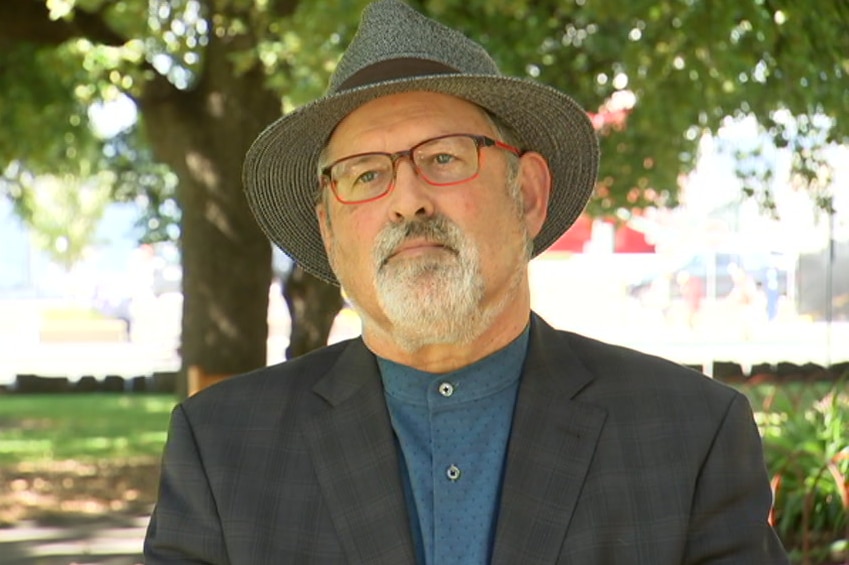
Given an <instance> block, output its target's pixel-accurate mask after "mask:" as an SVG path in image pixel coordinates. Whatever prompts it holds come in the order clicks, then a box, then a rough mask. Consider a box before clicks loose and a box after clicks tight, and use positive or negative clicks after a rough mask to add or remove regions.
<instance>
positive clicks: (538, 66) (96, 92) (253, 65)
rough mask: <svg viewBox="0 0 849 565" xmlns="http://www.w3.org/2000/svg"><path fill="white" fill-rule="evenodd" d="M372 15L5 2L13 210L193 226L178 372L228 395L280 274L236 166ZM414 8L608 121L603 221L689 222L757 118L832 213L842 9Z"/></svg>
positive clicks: (187, 237) (253, 354)
mask: <svg viewBox="0 0 849 565" xmlns="http://www.w3.org/2000/svg"><path fill="white" fill-rule="evenodd" d="M365 3H366V2H365V1H364V0H310V1H309V2H307V1H306V0H300V1H299V0H3V2H0V108H2V111H0V166H2V167H3V168H4V169H5V173H4V174H5V176H6V179H5V180H6V182H5V184H4V186H5V187H6V192H7V193H8V195H9V196H11V197H12V198H13V199H14V200H15V201H16V202H17V203H18V208H19V210H20V211H21V212H22V213H23V214H26V213H27V210H29V209H30V207H31V205H32V203H33V200H32V199H31V198H28V197H27V190H26V189H25V187H24V186H23V185H22V184H20V183H19V182H16V181H18V180H19V177H17V176H16V175H15V174H14V173H15V172H16V171H21V172H26V173H27V174H42V173H53V174H76V175H80V174H83V173H84V172H85V171H98V170H106V169H109V170H113V171H115V172H117V173H118V176H117V180H116V182H115V184H114V186H115V195H116V197H119V198H124V199H128V198H136V197H138V196H139V195H141V196H142V197H143V199H144V201H145V202H147V203H148V204H149V209H150V216H149V220H148V221H149V224H148V227H149V228H150V229H151V230H152V232H153V233H154V235H155V236H156V237H167V236H169V233H168V231H167V229H166V228H167V225H168V222H169V220H171V221H176V222H178V223H179V226H180V230H179V233H178V234H177V235H178V237H179V238H180V242H181V246H182V252H183V259H184V284H185V289H184V294H185V297H186V300H185V306H184V325H183V333H184V338H183V339H184V343H183V357H184V362H185V363H187V364H200V365H203V366H204V368H205V370H206V371H207V372H210V373H217V374H220V373H226V372H240V371H244V370H247V369H250V368H252V367H255V366H258V365H261V364H263V363H264V360H265V346H264V344H265V340H264V335H265V332H266V324H265V311H266V306H267V304H266V298H267V288H268V282H269V279H270V276H271V274H270V268H269V267H268V266H267V265H268V264H270V257H269V250H268V244H267V242H266V240H265V238H264V236H263V235H262V234H261V233H260V232H259V230H258V228H257V227H256V225H255V223H254V222H253V220H252V218H251V216H250V213H249V211H248V210H247V207H246V205H245V203H244V199H243V198H242V196H241V186H240V170H241V161H242V158H243V155H244V153H245V151H246V150H247V147H248V146H249V144H250V142H251V140H252V139H253V138H254V137H255V136H256V135H257V134H258V133H259V132H260V131H261V130H262V128H263V127H265V125H267V124H268V123H270V122H271V121H272V120H273V119H275V118H276V117H277V116H278V115H279V114H280V112H281V111H286V110H289V109H291V108H294V107H296V106H298V105H300V104H303V103H304V102H306V101H308V100H310V99H312V98H314V97H316V96H318V95H320V93H321V92H322V90H323V88H324V85H325V84H326V81H327V77H328V75H329V73H330V72H331V71H332V69H333V67H334V65H335V62H336V60H337V58H338V56H339V54H340V52H341V50H342V48H343V47H344V45H346V44H347V42H348V41H349V39H350V37H351V35H352V34H353V32H354V30H355V27H356V23H357V19H358V15H359V13H360V11H361V9H362V7H363V6H364V4H365ZM412 3H413V4H415V5H416V6H417V7H418V8H420V9H422V10H423V11H425V12H426V13H429V14H430V15H432V16H434V17H436V18H438V19H440V20H442V21H443V22H445V23H447V24H449V25H453V26H456V27H458V28H459V29H461V30H463V31H464V32H465V33H467V34H468V35H470V36H472V37H474V38H475V39H477V40H479V41H480V42H481V43H483V44H484V45H485V47H486V48H487V49H488V50H489V51H490V52H491V53H492V54H493V56H494V57H495V58H496V60H497V61H498V62H499V64H500V65H501V67H502V69H503V70H504V71H505V72H506V73H507V74H512V75H519V76H529V77H532V78H535V79H537V80H540V81H542V82H545V83H548V84H551V85H553V86H556V87H558V88H560V89H562V90H564V91H566V92H568V93H570V94H571V95H572V96H573V97H574V98H575V99H576V100H577V101H578V102H579V103H580V104H582V105H583V106H584V107H585V108H587V110H588V111H590V112H591V113H592V114H593V120H594V122H595V123H596V124H597V125H598V128H599V131H600V134H601V143H602V151H603V153H602V155H603V157H602V170H601V175H600V182H599V185H598V190H597V193H596V195H595V197H594V198H593V200H592V202H591V204H590V211H591V212H593V213H596V214H603V213H611V212H613V211H616V210H617V209H619V208H622V207H624V208H630V207H635V206H645V205H650V204H653V203H667V204H674V203H675V202H676V195H677V190H678V184H679V179H680V177H681V175H682V174H684V173H686V172H687V171H688V170H690V169H691V168H692V167H693V165H694V163H695V160H696V158H697V147H698V141H699V139H700V138H701V136H702V135H703V134H705V133H708V132H716V131H717V130H718V129H719V128H720V127H721V126H722V124H723V123H724V122H725V120H728V119H730V118H735V117H742V116H754V117H756V118H757V120H758V122H759V123H760V124H761V127H762V128H763V132H764V134H765V135H767V136H771V137H772V138H773V139H774V140H776V142H777V143H778V144H783V145H785V146H790V147H793V148H794V149H796V152H795V155H796V157H795V158H794V165H796V170H797V172H798V175H799V176H798V178H800V179H802V180H803V181H805V182H802V183H800V184H801V185H803V186H805V187H808V188H810V189H811V190H814V191H819V192H818V193H817V196H818V197H821V202H822V203H823V204H824V205H827V204H828V193H827V191H828V183H827V182H822V181H823V179H824V178H826V177H827V175H826V176H823V172H822V162H821V159H820V158H819V157H818V154H817V150H818V148H820V147H821V146H822V145H823V144H827V143H845V142H846V140H847V137H849V135H847V133H848V132H849V116H847V114H849V89H847V88H846V84H847V74H849V5H847V3H846V2H844V1H842V0H818V1H817V2H813V0H805V1H799V0H753V1H751V2H742V3H741V2H737V1H736V0H714V1H710V2H709V1H707V0H607V1H605V2H599V1H592V0H574V1H564V0H533V1H532V0H416V1H413V2H412ZM122 96H126V97H129V98H130V99H131V100H132V101H133V102H134V104H135V105H136V107H137V109H138V115H139V121H138V123H137V125H136V126H135V127H133V128H130V129H127V130H125V131H123V132H121V134H120V135H119V136H116V137H104V136H103V135H101V134H99V133H98V132H97V131H96V129H95V128H93V127H92V120H91V113H90V109H91V108H92V106H93V105H96V104H99V103H103V102H108V101H112V100H116V99H118V98H120V97H122ZM521 103H522V101H521V100H516V104H521ZM788 116H789V118H788ZM800 140H801V141H800ZM12 164H14V166H11V165H12ZM750 173H751V172H750ZM749 176H750V177H752V178H751V179H750V180H752V182H750V183H749V190H750V191H751V192H752V193H753V194H755V195H756V196H758V197H759V198H761V199H762V200H763V201H764V202H767V203H768V202H769V184H768V183H765V182H761V183H760V184H758V183H757V182H755V181H756V180H757V178H760V179H761V180H762V179H763V178H764V174H762V173H758V172H756V173H751V174H750V175H749ZM755 177H757V178H755ZM753 187H754V188H753ZM30 211H31V210H30ZM170 235H172V236H173V235H175V234H174V233H172V234H170ZM308 284H319V283H317V282H311V283H308ZM308 294H309V293H305V294H304V295H308ZM326 304H327V305H325V304H307V305H305V307H304V308H303V309H302V311H303V312H304V316H305V318H304V319H301V320H296V323H304V322H308V321H309V320H310V319H325V320H326V319H332V316H331V317H328V316H326V315H322V314H321V311H322V309H324V310H332V309H333V308H336V307H337V301H335V300H329V301H326ZM324 314H326V312H325V313H324ZM325 329H327V328H325ZM316 335H318V336H319V338H317V339H318V340H319V341H320V336H321V335H322V332H318V333H317V334H316ZM323 335H326V332H323Z"/></svg>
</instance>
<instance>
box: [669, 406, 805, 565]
mask: <svg viewBox="0 0 849 565" xmlns="http://www.w3.org/2000/svg"><path fill="white" fill-rule="evenodd" d="M771 506H772V491H771V489H770V487H769V479H768V476H767V473H766V467H765V464H764V459H763V448H762V445H761V438H760V434H759V432H758V429H757V426H756V425H755V422H754V417H753V414H752V409H751V407H750V406H749V402H748V400H747V399H746V397H745V396H743V395H741V394H736V395H735V396H734V398H733V400H732V401H731V403H730V404H729V407H728V410H727V412H726V414H725V417H724V418H723V420H722V422H721V424H720V426H719V428H718V430H717V433H716V435H715V437H714V441H713V444H712V446H711V449H710V451H709V452H708V455H707V457H706V458H705V460H704V462H703V465H702V468H701V471H700V473H699V478H698V483H697V486H696V491H695V495H694V500H693V507H692V509H693V510H692V514H691V520H690V528H689V535H688V536H687V549H686V558H685V560H684V563H686V564H687V565H696V564H699V565H708V564H710V565H719V564H723V565H731V564H734V565H782V564H789V561H788V558H787V555H786V553H785V551H784V548H783V547H782V545H781V542H780V541H779V539H778V536H777V535H776V534H775V531H774V530H773V529H772V527H771V526H770V525H769V524H768V522H767V516H768V514H769V510H770V507H771Z"/></svg>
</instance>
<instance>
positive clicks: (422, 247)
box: [383, 239, 456, 265]
mask: <svg viewBox="0 0 849 565" xmlns="http://www.w3.org/2000/svg"><path fill="white" fill-rule="evenodd" d="M435 250H436V251H449V252H451V253H455V254H456V251H455V250H454V249H452V248H450V247H448V246H446V245H445V244H443V243H439V242H438V241H431V240H424V239H415V240H409V241H405V242H404V243H402V244H401V245H399V246H398V247H396V248H395V249H394V250H393V251H392V253H390V254H389V256H388V257H386V259H385V260H384V261H383V264H384V265H385V264H386V263H388V262H389V261H391V260H392V259H395V258H400V257H414V256H417V255H422V254H425V253H429V252H431V251H435Z"/></svg>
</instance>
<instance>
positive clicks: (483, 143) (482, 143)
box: [319, 133, 526, 206]
mask: <svg viewBox="0 0 849 565" xmlns="http://www.w3.org/2000/svg"><path fill="white" fill-rule="evenodd" d="M448 137H467V138H469V139H471V140H472V141H474V143H475V149H476V151H477V168H476V169H475V172H474V174H473V175H471V176H470V177H468V178H465V179H463V180H458V181H452V182H446V183H440V182H431V180H430V179H428V178H427V177H426V176H425V175H424V174H422V171H421V170H420V169H419V166H418V164H416V161H415V159H413V152H414V151H415V150H416V149H418V148H419V147H421V146H422V145H425V144H427V143H431V142H433V141H439V140H440V139H445V138H448ZM485 147H497V148H499V149H503V150H505V151H508V152H510V153H513V154H514V155H516V156H517V157H521V156H522V155H524V154H525V153H526V150H524V149H520V148H519V147H515V146H513V145H510V144H509V143H505V142H503V141H500V140H498V139H494V138H492V137H489V136H486V135H479V134H474V133H448V134H445V135H438V136H436V137H431V138H428V139H424V140H422V141H420V142H418V143H416V144H415V145H413V146H412V147H410V148H409V149H405V150H402V151H396V152H394V153H388V152H385V151H367V152H365V153H355V154H353V155H347V156H345V157H342V158H341V159H336V160H335V161H333V162H332V163H330V164H329V165H327V166H326V167H322V168H321V170H320V172H319V179H320V182H321V184H322V186H325V185H329V186H330V191H331V192H332V193H333V196H334V198H336V201H337V202H339V203H340V204H345V205H348V206H353V205H356V204H366V203H368V202H374V201H375V200H379V199H381V198H383V197H384V196H386V195H387V194H389V193H390V192H392V189H394V188H395V179H396V177H397V174H398V161H400V160H401V158H402V157H409V158H410V165H411V166H412V167H413V172H415V173H416V176H417V177H419V178H420V179H422V180H423V181H425V182H426V183H427V184H429V185H431V186H454V185H457V184H462V183H464V182H469V181H470V180H474V179H476V178H477V177H478V175H480V171H481V165H482V164H483V162H482V159H483V157H482V155H481V148H485ZM367 155H383V156H386V157H389V160H390V161H391V162H392V179H391V180H390V181H389V183H388V184H387V185H386V189H385V190H384V191H383V192H381V193H380V194H378V195H376V196H372V197H371V198H366V199H365V200H353V201H352V200H343V199H342V198H341V197H340V196H339V194H338V193H337V192H336V184H337V181H335V180H333V177H332V176H331V175H330V169H332V168H333V167H335V166H336V165H338V164H339V163H341V162H342V161H347V160H348V159H353V158H355V157H365V156H367Z"/></svg>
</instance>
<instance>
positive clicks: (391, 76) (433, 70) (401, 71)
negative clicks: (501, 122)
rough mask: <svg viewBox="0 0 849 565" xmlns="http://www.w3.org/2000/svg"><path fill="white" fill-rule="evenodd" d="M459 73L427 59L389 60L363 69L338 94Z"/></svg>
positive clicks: (344, 83) (349, 78) (346, 82)
mask: <svg viewBox="0 0 849 565" xmlns="http://www.w3.org/2000/svg"><path fill="white" fill-rule="evenodd" d="M459 72H460V71H459V70H458V69H455V68H454V67H450V66H448V65H446V64H444V63H439V62H437V61H430V60H427V59H416V58H412V57H408V58H402V59H389V60H387V61H380V62H379V63H375V64H373V65H369V66H367V67H363V68H362V69H360V70H359V71H357V72H355V73H354V74H352V75H351V76H349V77H348V78H347V79H345V80H344V81H343V82H342V84H340V85H339V87H338V88H337V89H336V92H342V91H345V90H350V89H352V88H357V87H358V86H368V85H370V84H376V83H379V82H385V81H389V80H397V79H401V78H412V77H423V76H428V75H446V74H457V73H459Z"/></svg>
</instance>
